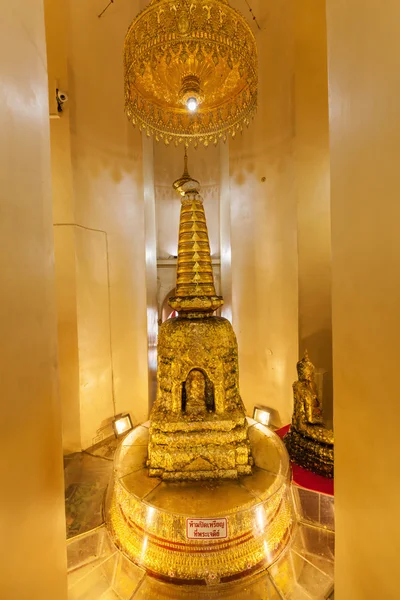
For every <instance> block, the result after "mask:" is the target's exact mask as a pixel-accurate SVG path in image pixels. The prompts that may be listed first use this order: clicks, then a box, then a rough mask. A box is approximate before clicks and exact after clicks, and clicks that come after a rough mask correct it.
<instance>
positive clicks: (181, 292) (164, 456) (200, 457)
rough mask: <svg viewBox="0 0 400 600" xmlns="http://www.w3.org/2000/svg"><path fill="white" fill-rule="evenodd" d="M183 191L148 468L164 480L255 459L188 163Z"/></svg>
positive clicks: (224, 475) (237, 470) (222, 472)
mask: <svg viewBox="0 0 400 600" xmlns="http://www.w3.org/2000/svg"><path fill="white" fill-rule="evenodd" d="M174 188H175V189H176V190H177V192H178V193H179V194H180V195H181V201H182V209H181V217H180V228H179V246H178V268H177V282H176V296H175V297H174V298H170V301H169V303H170V305H171V307H173V308H174V309H175V310H177V311H178V314H179V318H176V319H170V320H168V321H166V322H165V323H163V324H162V325H161V327H160V331H159V338H158V369H157V380H158V388H157V398H156V402H155V404H154V407H153V410H152V413H151V428H150V443H149V452H148V467H149V474H150V476H153V477H162V478H163V479H165V480H201V479H235V478H237V477H238V476H239V475H246V474H250V473H251V467H252V465H253V459H252V456H251V450H250V443H249V440H248V435H247V429H248V425H247V420H246V412H245V408H244V405H243V402H242V399H241V397H240V392H239V365H238V348H237V341H236V336H235V333H234V331H233V328H232V325H231V324H230V322H229V321H227V320H226V319H222V318H221V317H215V316H213V312H214V311H215V310H217V309H218V308H219V307H220V306H222V304H223V299H222V298H221V297H220V296H217V295H216V293H215V286H214V276H213V270H212V264H211V256H210V244H209V241H208V232H207V223H206V217H205V213H204V207H203V200H202V198H201V196H200V194H199V190H200V184H199V182H198V181H196V180H195V179H193V178H192V177H191V176H190V175H189V172H188V168H187V153H186V151H185V170H184V173H183V175H182V177H181V178H180V179H178V180H177V181H176V182H175V183H174Z"/></svg>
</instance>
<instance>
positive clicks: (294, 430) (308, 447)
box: [284, 352, 334, 477]
mask: <svg viewBox="0 0 400 600" xmlns="http://www.w3.org/2000/svg"><path fill="white" fill-rule="evenodd" d="M297 373H298V377H299V379H298V381H296V382H295V383H294V384H293V396H294V412H293V418H292V425H291V429H290V432H289V433H288V434H287V435H286V436H285V438H284V441H285V444H286V447H287V449H288V452H289V455H290V458H291V460H292V461H293V462H294V463H296V464H297V465H299V466H300V467H303V468H305V469H307V470H308V471H312V472H313V473H317V474H319V475H323V476H325V477H333V448H334V439H333V431H332V430H331V429H327V427H326V426H325V424H324V420H323V417H322V411H321V405H320V402H319V399H318V394H317V387H316V384H315V368H314V365H313V364H312V362H311V361H310V360H309V357H308V353H307V352H306V353H305V354H304V357H303V359H302V360H301V361H299V362H298V363H297Z"/></svg>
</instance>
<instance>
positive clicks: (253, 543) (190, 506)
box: [106, 420, 295, 584]
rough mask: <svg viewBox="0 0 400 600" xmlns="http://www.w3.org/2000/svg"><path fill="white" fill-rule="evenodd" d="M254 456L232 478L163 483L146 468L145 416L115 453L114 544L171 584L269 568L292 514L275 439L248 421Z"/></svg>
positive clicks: (284, 461)
mask: <svg viewBox="0 0 400 600" xmlns="http://www.w3.org/2000/svg"><path fill="white" fill-rule="evenodd" d="M249 439H250V444H251V448H252V456H253V459H254V462H255V466H254V468H253V473H252V475H247V476H243V477H241V478H239V479H237V480H231V481H230V480H224V481H203V482H188V481H186V482H179V483H169V482H163V481H162V480H161V479H159V478H151V477H149V476H148V470H147V468H146V460H147V445H148V441H149V423H146V424H145V425H142V426H140V427H138V428H136V429H135V430H134V431H132V432H131V433H130V434H129V435H128V436H127V437H126V438H125V439H124V441H123V443H122V444H121V446H120V448H119V450H118V451H117V454H116V456H115V464H114V481H113V486H110V490H109V494H108V499H107V507H106V513H107V514H106V518H107V526H108V529H109V531H110V533H111V535H112V538H113V540H114V542H115V544H116V545H117V546H118V547H119V548H120V550H121V551H122V552H123V553H124V554H125V555H126V556H127V557H128V558H129V559H130V560H131V561H132V562H134V563H135V564H137V565H139V566H141V567H144V568H145V569H146V571H147V572H148V573H149V574H153V575H154V576H155V577H157V578H159V579H162V580H166V581H172V582H175V583H186V584H188V583H192V584H204V583H217V582H229V581H232V580H235V579H238V578H241V577H244V576H246V575H249V574H252V573H255V572H258V571H260V570H262V569H265V568H267V567H269V566H270V565H271V564H272V563H273V562H274V561H275V560H277V558H278V556H279V555H280V553H281V552H282V550H283V549H284V548H285V547H286V545H287V543H288V541H289V539H290V536H291V533H292V531H293V528H294V526H295V520H294V517H293V512H292V503H291V496H290V484H289V460H288V456H287V453H286V450H285V447H284V445H283V443H282V442H281V440H280V439H279V438H278V436H276V435H275V434H274V433H273V432H271V431H270V430H269V429H267V428H266V427H264V426H262V425H260V424H257V423H255V422H254V421H250V420H249Z"/></svg>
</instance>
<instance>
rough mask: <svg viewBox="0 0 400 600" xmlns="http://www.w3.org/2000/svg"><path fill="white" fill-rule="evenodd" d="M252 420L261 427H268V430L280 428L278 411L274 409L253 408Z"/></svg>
mask: <svg viewBox="0 0 400 600" xmlns="http://www.w3.org/2000/svg"><path fill="white" fill-rule="evenodd" d="M253 419H254V420H255V421H257V422H258V423H261V424H262V425H266V427H269V428H270V429H277V428H278V427H281V419H280V416H279V413H278V411H277V410H275V409H274V408H269V407H268V406H260V405H257V406H255V407H254V411H253Z"/></svg>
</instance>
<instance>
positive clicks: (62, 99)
mask: <svg viewBox="0 0 400 600" xmlns="http://www.w3.org/2000/svg"><path fill="white" fill-rule="evenodd" d="M56 100H57V110H58V112H62V111H63V104H65V103H66V102H67V100H68V94H67V92H63V91H62V90H59V89H58V88H57V89H56Z"/></svg>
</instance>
